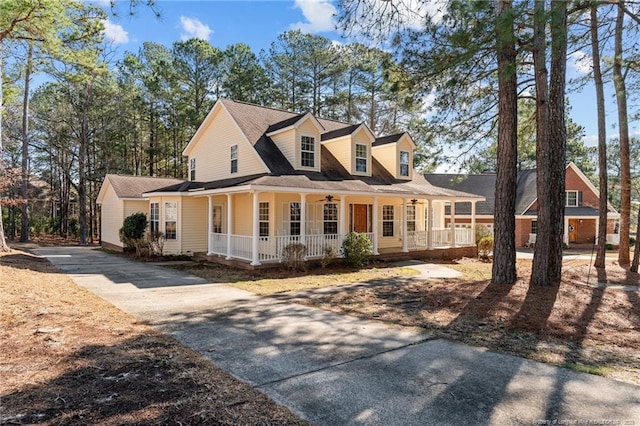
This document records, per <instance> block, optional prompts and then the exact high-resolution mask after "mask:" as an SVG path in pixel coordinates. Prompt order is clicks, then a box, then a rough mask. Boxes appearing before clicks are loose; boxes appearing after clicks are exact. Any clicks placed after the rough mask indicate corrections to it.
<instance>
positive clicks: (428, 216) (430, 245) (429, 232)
mask: <svg viewBox="0 0 640 426" xmlns="http://www.w3.org/2000/svg"><path fill="white" fill-rule="evenodd" d="M425 208H426V209H427V211H425V212H424V217H425V219H426V221H427V248H428V249H429V250H432V249H433V235H432V233H433V218H432V217H431V200H430V199H428V198H427V204H426V206H425Z"/></svg>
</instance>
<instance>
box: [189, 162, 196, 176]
mask: <svg viewBox="0 0 640 426" xmlns="http://www.w3.org/2000/svg"><path fill="white" fill-rule="evenodd" d="M189 170H190V172H191V173H190V176H191V180H192V181H194V180H196V159H195V158H192V159H191V160H190V161H189Z"/></svg>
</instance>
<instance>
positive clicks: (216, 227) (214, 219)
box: [211, 204, 224, 234]
mask: <svg viewBox="0 0 640 426" xmlns="http://www.w3.org/2000/svg"><path fill="white" fill-rule="evenodd" d="M211 208H212V210H211V232H213V233H214V234H222V226H223V220H224V219H223V216H222V215H223V214H224V210H223V208H222V205H221V204H214V205H213V206H211Z"/></svg>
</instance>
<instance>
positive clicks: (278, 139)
mask: <svg viewBox="0 0 640 426" xmlns="http://www.w3.org/2000/svg"><path fill="white" fill-rule="evenodd" d="M295 138H296V131H295V130H294V129H291V130H287V131H286V132H282V133H277V134H275V135H273V136H271V139H272V140H273V142H274V143H275V144H276V146H277V147H278V148H279V149H280V151H282V153H283V154H284V156H285V158H286V159H287V160H289V163H291V165H292V166H293V167H296V164H297V163H296V146H297V144H296V141H295Z"/></svg>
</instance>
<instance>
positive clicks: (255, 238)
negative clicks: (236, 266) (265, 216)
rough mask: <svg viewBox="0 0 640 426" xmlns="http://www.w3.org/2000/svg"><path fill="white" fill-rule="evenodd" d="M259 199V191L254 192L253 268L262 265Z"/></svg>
mask: <svg viewBox="0 0 640 426" xmlns="http://www.w3.org/2000/svg"><path fill="white" fill-rule="evenodd" d="M258 200H259V198H258V191H254V193H253V231H252V234H251V236H252V241H251V266H257V265H259V264H260V261H259V260H258V236H259V235H260V223H259V222H258V218H259V215H258V212H259V207H260V203H259V201H258Z"/></svg>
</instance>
